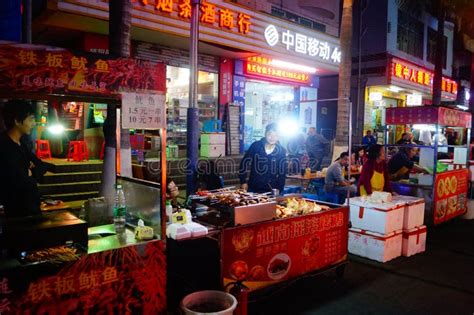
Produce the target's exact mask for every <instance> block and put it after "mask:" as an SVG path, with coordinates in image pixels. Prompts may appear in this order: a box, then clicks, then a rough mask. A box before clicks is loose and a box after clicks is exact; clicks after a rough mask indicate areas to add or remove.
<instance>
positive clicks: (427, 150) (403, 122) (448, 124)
mask: <svg viewBox="0 0 474 315" xmlns="http://www.w3.org/2000/svg"><path fill="white" fill-rule="evenodd" d="M386 122H387V125H386V128H387V129H386V139H385V140H386V141H385V143H386V147H387V149H388V148H400V147H404V146H407V145H395V144H393V143H395V142H396V140H397V139H396V136H395V134H394V132H392V131H393V130H394V129H397V128H392V126H394V125H395V126H403V127H404V128H405V130H407V129H410V130H413V131H416V132H417V133H419V139H420V141H422V139H426V140H424V141H423V142H424V143H423V144H422V145H411V144H409V145H408V146H411V147H417V148H419V149H420V154H419V164H420V166H422V167H424V168H426V169H428V170H429V173H430V174H410V175H411V176H410V179H409V180H401V181H398V182H393V183H392V187H393V188H394V191H395V192H397V193H399V194H400V195H411V196H417V197H420V198H423V199H425V201H426V209H425V223H426V224H427V225H433V224H434V225H437V224H440V223H443V222H445V221H448V220H450V219H452V218H454V217H458V216H460V215H462V214H464V213H465V212H466V209H467V191H468V178H469V170H468V168H467V166H468V164H467V163H468V154H469V153H468V152H469V143H470V133H471V132H470V128H471V114H470V113H469V112H464V111H460V110H455V109H451V108H446V107H435V106H417V107H397V108H388V109H387V112H386ZM448 130H449V131H450V132H451V131H453V130H454V132H455V134H456V135H457V136H458V138H457V140H456V143H455V144H452V143H453V142H451V143H450V144H448V141H446V140H445V139H446V138H448V135H446V133H447V131H448ZM442 155H444V156H443V158H445V159H440V157H442Z"/></svg>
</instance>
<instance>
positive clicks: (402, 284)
mask: <svg viewBox="0 0 474 315" xmlns="http://www.w3.org/2000/svg"><path fill="white" fill-rule="evenodd" d="M349 260H350V263H349V264H348V265H347V267H346V271H345V274H344V277H343V278H342V279H340V280H337V279H336V277H335V275H334V274H327V275H319V276H314V277H308V278H305V279H301V280H299V281H297V282H296V283H294V284H292V285H291V286H289V287H287V288H284V289H282V290H279V291H277V292H275V293H274V294H273V295H270V296H268V297H265V298H260V299H258V300H256V301H253V302H252V303H251V304H250V305H249V310H250V313H251V314H258V315H260V314H272V315H273V314H275V315H276V314H292V315H296V314H384V315H390V314H397V315H399V314H417V315H418V314H430V315H431V314H466V315H472V314H474V220H471V221H466V220H454V221H453V222H447V223H445V224H443V225H441V226H438V227H434V228H431V229H429V230H428V242H427V248H426V252H425V253H422V254H418V255H415V256H412V257H408V258H406V257H400V258H397V259H395V260H393V261H390V262H388V263H385V264H381V263H378V262H374V261H370V260H367V259H364V258H360V257H357V256H350V258H349Z"/></svg>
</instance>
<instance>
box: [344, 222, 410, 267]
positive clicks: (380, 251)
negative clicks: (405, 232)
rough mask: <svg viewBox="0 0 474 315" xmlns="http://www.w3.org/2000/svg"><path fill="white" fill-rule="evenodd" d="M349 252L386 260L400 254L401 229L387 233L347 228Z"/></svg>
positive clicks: (382, 260)
mask: <svg viewBox="0 0 474 315" xmlns="http://www.w3.org/2000/svg"><path fill="white" fill-rule="evenodd" d="M349 253H351V254H354V255H357V256H362V257H366V258H369V259H372V260H376V261H380V262H387V261H389V260H392V259H394V258H397V257H400V256H401V254H402V231H401V230H398V231H394V232H392V233H389V234H387V235H382V234H379V233H373V232H368V231H364V230H360V229H353V228H351V229H349Z"/></svg>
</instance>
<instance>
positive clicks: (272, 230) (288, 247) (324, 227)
mask: <svg viewBox="0 0 474 315" xmlns="http://www.w3.org/2000/svg"><path fill="white" fill-rule="evenodd" d="M223 233H224V235H223V243H222V246H223V248H222V256H221V257H222V260H223V262H222V268H223V269H222V274H223V277H224V279H223V280H224V284H227V283H229V282H232V281H235V280H242V281H244V284H245V285H246V286H248V287H249V288H250V289H251V290H257V289H260V288H263V287H266V286H270V285H272V284H275V283H277V282H280V281H285V280H288V279H292V278H296V277H298V276H301V275H303V274H305V273H309V272H312V271H315V270H318V269H322V268H325V267H327V266H330V265H334V264H337V263H339V262H341V261H343V260H345V259H346V257H347V239H348V209H347V208H346V207H343V208H338V209H333V210H330V211H323V212H320V213H316V214H310V215H305V216H300V217H294V218H290V219H284V220H277V221H273V222H268V223H259V224H255V225H251V226H243V227H237V228H231V229H225V230H224V231H223Z"/></svg>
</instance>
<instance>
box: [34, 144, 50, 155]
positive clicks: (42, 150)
mask: <svg viewBox="0 0 474 315" xmlns="http://www.w3.org/2000/svg"><path fill="white" fill-rule="evenodd" d="M36 156H37V157H38V158H39V159H50V158H51V149H50V147H49V141H48V140H36Z"/></svg>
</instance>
